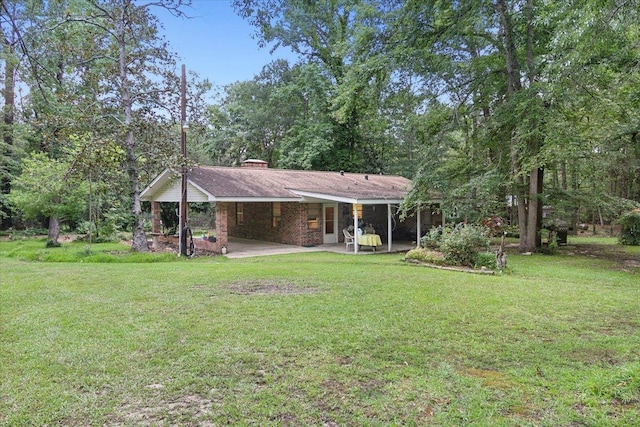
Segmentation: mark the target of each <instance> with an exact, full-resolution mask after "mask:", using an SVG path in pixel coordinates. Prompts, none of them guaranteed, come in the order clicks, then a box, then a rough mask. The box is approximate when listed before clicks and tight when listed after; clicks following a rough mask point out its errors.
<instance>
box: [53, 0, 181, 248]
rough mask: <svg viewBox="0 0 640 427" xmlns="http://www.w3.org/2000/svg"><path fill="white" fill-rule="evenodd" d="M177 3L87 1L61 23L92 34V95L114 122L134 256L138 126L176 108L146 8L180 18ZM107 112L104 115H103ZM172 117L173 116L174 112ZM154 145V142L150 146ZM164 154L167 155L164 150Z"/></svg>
mask: <svg viewBox="0 0 640 427" xmlns="http://www.w3.org/2000/svg"><path fill="white" fill-rule="evenodd" d="M183 4H184V2H183V1H182V0H175V1H172V0H159V1H156V2H152V3H148V4H141V5H138V4H136V3H134V2H133V1H131V0H123V1H115V0H105V1H100V0H90V1H88V4H87V8H86V10H83V12H85V13H78V14H75V15H72V16H69V17H67V18H66V20H65V22H67V23H81V24H84V25H86V26H89V27H91V28H92V31H91V33H92V34H93V36H94V39H95V40H97V41H96V45H97V46H96V47H97V48H99V50H98V56H97V57H95V58H93V69H92V70H93V71H94V72H95V73H97V77H96V78H97V80H96V81H97V82H98V91H99V94H100V96H102V97H104V98H106V99H107V101H106V105H105V110H106V111H107V112H108V115H109V116H110V117H111V118H113V120H114V121H115V124H116V125H117V126H116V129H117V130H116V132H115V133H114V134H113V137H114V138H116V139H117V140H118V141H120V145H121V147H122V148H123V150H124V153H125V160H124V169H125V170H126V173H127V179H128V185H129V196H130V203H131V214H132V223H133V224H132V229H133V239H132V244H131V247H132V249H133V250H136V251H148V250H149V247H148V244H147V239H146V235H145V232H144V217H143V212H142V204H141V201H140V172H141V166H142V165H141V159H142V158H141V151H143V150H141V141H142V140H143V138H142V136H141V132H140V131H144V130H145V129H144V127H143V125H142V124H143V123H145V122H147V123H149V122H151V123H154V122H156V123H160V122H166V123H167V124H168V123H169V122H170V120H166V119H164V117H165V116H163V115H162V114H161V111H166V110H171V107H167V106H171V105H173V106H176V108H177V106H178V105H180V104H179V102H178V101H177V97H176V96H177V95H178V90H177V88H178V87H179V85H177V84H176V83H177V77H176V75H175V72H174V70H175V59H174V57H173V55H172V54H171V53H170V52H169V51H168V50H167V45H166V43H165V42H164V41H163V40H162V39H161V38H160V37H159V35H158V27H160V25H159V22H158V20H157V18H156V17H155V16H154V15H153V14H152V13H151V11H150V9H151V8H152V7H163V8H166V9H168V10H169V11H171V12H172V13H174V14H177V15H181V14H182V12H181V10H180V7H181V6H182V5H183ZM109 110H110V112H109ZM174 111H175V110H174ZM156 142H157V141H156ZM169 151H170V150H169Z"/></svg>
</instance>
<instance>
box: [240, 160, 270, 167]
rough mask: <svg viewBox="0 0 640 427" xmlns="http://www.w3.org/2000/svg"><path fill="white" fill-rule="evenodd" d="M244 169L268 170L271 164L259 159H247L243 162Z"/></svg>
mask: <svg viewBox="0 0 640 427" xmlns="http://www.w3.org/2000/svg"><path fill="white" fill-rule="evenodd" d="M242 167H243V168H264V169H266V168H268V167H269V163H267V162H265V161H264V160H258V159H247V160H245V161H244V162H242Z"/></svg>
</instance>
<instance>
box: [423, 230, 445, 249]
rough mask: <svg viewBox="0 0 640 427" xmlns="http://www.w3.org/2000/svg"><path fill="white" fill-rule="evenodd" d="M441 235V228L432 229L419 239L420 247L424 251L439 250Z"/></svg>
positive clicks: (442, 231)
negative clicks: (424, 249)
mask: <svg viewBox="0 0 640 427" xmlns="http://www.w3.org/2000/svg"><path fill="white" fill-rule="evenodd" d="M443 233H444V230H443V228H442V226H438V227H434V228H432V229H431V230H429V232H428V233H427V234H425V235H424V236H423V237H422V239H420V245H421V246H422V247H423V248H426V249H433V250H439V249H440V243H441V242H442V235H443Z"/></svg>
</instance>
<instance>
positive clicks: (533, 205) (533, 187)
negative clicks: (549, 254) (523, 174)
mask: <svg viewBox="0 0 640 427" xmlns="http://www.w3.org/2000/svg"><path fill="white" fill-rule="evenodd" d="M539 178H540V176H539V175H538V169H534V170H532V171H531V178H529V197H528V203H527V237H526V243H525V250H526V252H533V251H535V250H536V241H537V240H538V238H537V234H538V230H537V227H536V224H537V223H538V204H539V203H540V200H539V199H538V179H539Z"/></svg>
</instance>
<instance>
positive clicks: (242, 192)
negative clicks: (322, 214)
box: [141, 166, 411, 204]
mask: <svg viewBox="0 0 640 427" xmlns="http://www.w3.org/2000/svg"><path fill="white" fill-rule="evenodd" d="M179 178H180V174H179V173H178V172H176V171H173V170H170V169H167V170H165V171H164V172H163V173H162V174H160V175H159V176H158V177H157V178H156V179H155V180H154V181H153V182H152V183H151V184H150V185H149V186H148V187H147V188H145V189H144V191H143V192H142V194H141V197H142V200H149V201H176V202H177V201H179V200H180V198H179V196H180V191H177V192H176V191H175V190H176V188H178V190H179V187H180V179H179ZM187 181H188V185H189V186H188V191H187V193H188V200H189V201H210V202H216V201H220V202H275V201H282V202H286V201H293V202H314V201H335V202H345V203H365V204H384V203H400V202H402V200H403V199H404V197H405V196H406V195H407V193H408V192H409V189H410V187H411V181H410V180H408V179H407V178H404V177H401V176H395V175H372V174H358V173H347V172H321V171H302V170H288V169H271V168H266V167H222V166H200V167H195V168H193V169H191V170H190V171H189V172H188V174H187ZM176 185H177V187H176Z"/></svg>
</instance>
